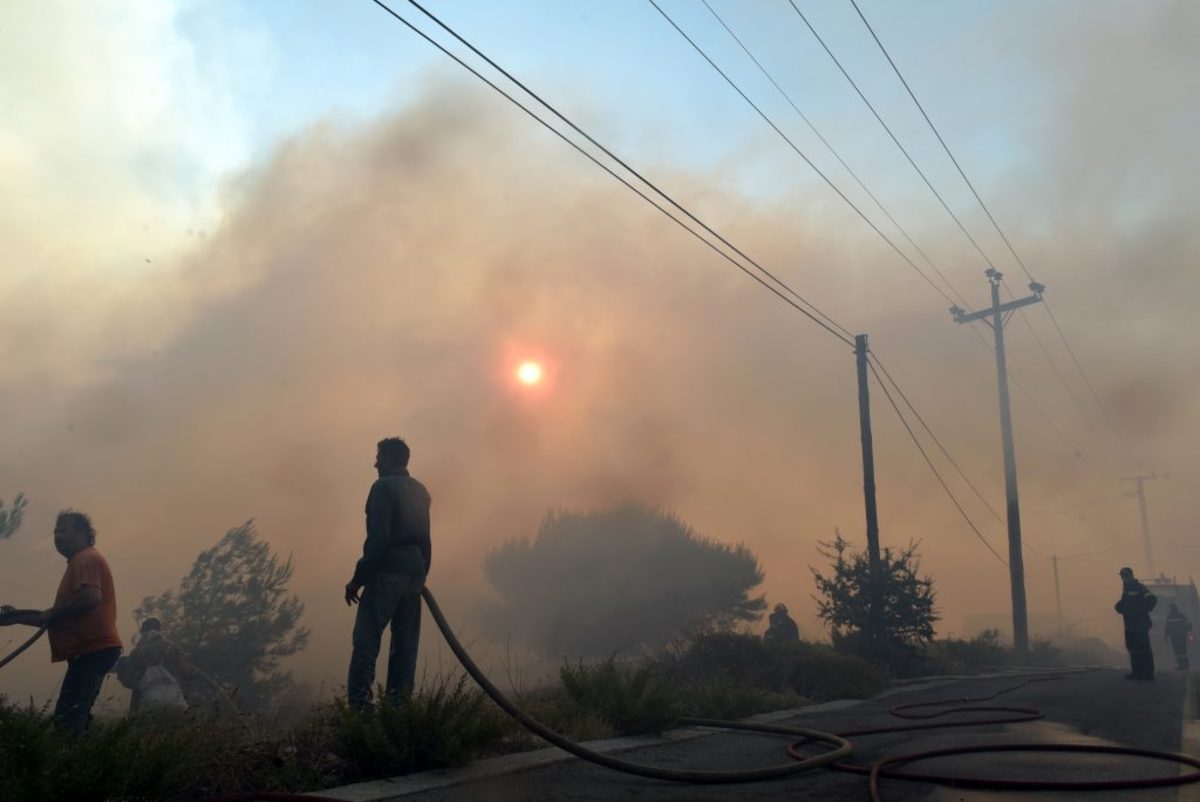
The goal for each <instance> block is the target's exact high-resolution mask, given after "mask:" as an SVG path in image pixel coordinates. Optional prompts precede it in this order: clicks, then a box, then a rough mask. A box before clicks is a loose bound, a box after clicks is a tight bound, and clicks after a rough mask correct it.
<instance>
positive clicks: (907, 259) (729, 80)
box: [409, 0, 954, 303]
mask: <svg viewBox="0 0 1200 802" xmlns="http://www.w3.org/2000/svg"><path fill="white" fill-rule="evenodd" d="M409 2H414V0H409ZM648 2H649V3H650V5H652V6H654V8H655V10H656V11H658V13H659V14H661V15H662V17H663V19H665V20H666V21H667V22H668V23H670V25H671V27H672V28H674V29H675V30H676V32H678V33H679V35H680V36H682V37H683V38H684V39H685V40H686V41H687V43H688V44H690V45H691V46H692V47H693V48H694V49H695V50H696V52H697V53H699V54H700V55H701V56H702V57H703V58H704V60H705V61H707V62H708V64H709V66H711V67H712V68H713V69H714V70H716V71H717V74H718V75H720V76H721V77H722V78H724V79H725V82H726V83H728V84H729V85H730V86H731V87H733V90H734V91H735V92H737V93H738V94H739V95H741V97H742V99H743V100H745V101H746V102H747V103H748V104H750V107H751V108H753V109H754V110H755V111H756V112H758V115H759V116H760V117H762V118H763V120H764V121H765V122H766V123H767V125H769V126H771V128H772V129H774V131H775V133H777V134H778V135H779V136H780V137H782V139H783V141H784V142H786V143H787V144H788V146H789V147H791V149H792V150H794V151H795V152H796V154H797V155H798V156H799V157H800V158H802V159H804V161H805V162H806V163H807V164H808V166H809V167H811V168H812V169H813V171H814V172H815V173H816V174H817V175H819V176H820V177H821V179H822V180H823V181H824V182H825V183H826V184H828V185H829V188H830V189H832V190H833V191H834V192H836V193H837V194H838V197H840V198H841V199H842V200H843V201H845V202H846V203H847V205H849V206H850V208H851V209H853V210H854V211H855V212H856V213H857V214H858V216H859V217H861V218H862V219H863V221H864V222H866V224H867V225H868V226H870V227H871V229H872V230H873V231H874V232H875V233H876V234H878V235H879V236H880V237H881V238H882V239H883V241H884V242H886V243H887V244H888V245H889V246H891V248H892V250H894V251H895V252H896V253H897V254H899V256H900V258H901V259H903V260H904V261H905V262H907V263H908V266H909V267H911V268H912V269H913V270H915V271H916V272H917V274H918V275H919V276H920V277H921V278H923V279H925V281H926V282H928V283H929V286H931V287H933V288H934V289H935V290H936V291H937V292H938V294H939V295H941V296H942V297H943V298H945V299H946V300H947V301H949V302H950V303H954V299H953V298H951V297H950V296H949V295H947V294H946V291H945V290H943V289H942V288H941V287H939V286H938V285H937V283H936V282H934V280H933V279H931V278H930V277H929V276H928V275H926V274H925V271H923V270H921V268H919V267H918V266H917V263H916V262H914V261H913V260H912V259H911V258H910V257H909V256H908V254H906V253H905V252H904V251H902V250H900V248H899V246H897V245H896V243H895V242H893V241H892V239H891V238H890V237H888V235H887V234H884V233H883V231H882V230H881V229H880V228H879V226H877V225H875V223H874V221H872V220H871V218H869V217H867V215H866V214H865V213H864V212H863V211H862V209H860V208H858V206H857V205H856V204H855V203H854V201H852V200H850V198H849V197H848V196H847V195H846V193H844V192H842V190H841V189H840V188H839V187H838V186H837V184H835V183H834V182H833V181H832V180H831V179H830V178H829V176H827V175H825V173H824V172H822V171H821V168H819V167H817V165H816V164H814V163H813V161H812V159H810V158H809V157H808V156H807V155H806V154H805V153H804V151H803V150H801V149H800V148H799V147H797V146H796V144H795V143H794V142H792V140H791V139H790V138H789V137H788V135H787V134H785V133H784V132H783V130H782V129H780V127H779V126H778V125H776V124H775V122H774V121H773V120H772V119H771V118H770V117H768V116H767V115H766V113H764V112H763V110H762V109H761V108H759V107H758V105H757V104H756V103H755V102H754V101H753V100H751V99H750V97H749V95H747V94H746V93H745V92H743V91H742V89H741V87H739V86H738V85H737V84H736V83H735V82H734V81H733V79H732V78H730V77H729V76H728V75H726V74H725V71H724V70H722V69H721V68H720V67H719V66H717V63H716V62H715V61H713V60H712V59H711V58H710V57H709V55H708V53H706V52H705V51H704V49H703V48H701V47H700V45H698V44H696V42H695V41H694V40H693V39H692V38H691V37H690V36H688V35H687V33H685V32H684V30H683V29H682V28H680V27H679V26H678V25H677V24H675V20H673V19H671V16H670V15H669V14H667V12H666V11H663V9H662V7H661V6H659V5H658V3H656V2H655V0H648ZM935 269H936V268H935ZM939 275H940V273H939ZM942 280H943V281H945V277H944V276H943V277H942ZM951 289H953V288H951Z"/></svg>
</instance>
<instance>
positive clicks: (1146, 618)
mask: <svg viewBox="0 0 1200 802" xmlns="http://www.w3.org/2000/svg"><path fill="white" fill-rule="evenodd" d="M1121 585H1122V589H1121V600H1120V601H1118V602H1117V603H1116V605H1115V609H1116V611H1117V612H1118V613H1120V614H1121V617H1122V618H1124V619H1125V648H1126V649H1128V650H1129V669H1130V671H1129V673H1128V674H1126V675H1125V678H1126V679H1139V680H1152V679H1154V651H1153V650H1152V649H1151V648H1150V627H1152V626H1153V624H1152V622H1151V621H1150V611H1151V610H1153V609H1154V605H1155V604H1157V603H1158V597H1156V596H1155V595H1154V594H1153V593H1151V592H1150V591H1149V590H1147V589H1146V586H1145V585H1143V584H1142V583H1141V582H1138V581H1137V579H1135V578H1134V576H1133V569H1132V568H1122V569H1121Z"/></svg>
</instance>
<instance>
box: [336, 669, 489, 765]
mask: <svg viewBox="0 0 1200 802" xmlns="http://www.w3.org/2000/svg"><path fill="white" fill-rule="evenodd" d="M380 699H381V700H382V701H380V702H379V703H378V704H377V705H376V706H375V707H374V708H373V709H372V710H370V711H367V712H359V711H356V710H352V709H350V708H348V707H346V706H345V704H343V703H341V702H338V703H337V704H336V710H337V714H338V718H339V721H338V725H339V730H338V741H339V744H338V746H339V749H340V757H342V758H343V759H344V760H345V761H346V763H347V765H348V766H349V768H350V773H351V774H354V775H358V776H377V775H381V774H382V775H386V774H408V773H410V772H413V771H419V770H421V769H427V768H433V767H441V766H457V765H461V764H463V763H465V762H467V761H468V760H469V759H470V758H471V757H472V756H473V755H474V754H475V752H476V750H477V749H478V748H479V747H481V746H483V745H485V744H489V743H492V742H495V741H498V740H499V739H500V738H501V736H503V734H504V730H505V726H506V719H505V718H504V716H503V714H502V713H501V711H500V710H499V709H498V708H497V707H495V705H493V704H492V703H491V701H490V700H489V699H488V698H487V697H486V696H484V695H483V694H482V693H481V692H479V691H477V690H474V689H472V688H470V687H468V685H467V678H466V677H460V678H458V680H457V681H455V682H451V681H450V680H448V679H440V680H439V681H437V682H436V683H435V684H434V685H433V687H432V688H429V689H426V690H423V691H422V692H421V693H420V694H417V695H415V696H413V697H412V698H410V699H408V700H405V701H403V702H400V703H393V702H390V701H388V700H387V699H386V697H385V696H384V695H383V694H380Z"/></svg>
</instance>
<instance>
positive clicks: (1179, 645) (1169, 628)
mask: <svg viewBox="0 0 1200 802" xmlns="http://www.w3.org/2000/svg"><path fill="white" fill-rule="evenodd" d="M1164 630H1165V631H1164V632H1163V637H1164V638H1165V639H1166V640H1168V641H1170V642H1171V648H1172V649H1174V650H1175V667H1176V668H1178V669H1179V670H1180V671H1187V670H1188V667H1189V665H1188V652H1187V649H1188V633H1189V632H1191V631H1192V622H1191V621H1188V620H1187V616H1186V615H1184V614H1183V613H1182V612H1180V610H1179V608H1178V607H1177V606H1175V602H1171V609H1169V610H1168V611H1167V625H1166V627H1164Z"/></svg>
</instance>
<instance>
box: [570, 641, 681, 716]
mask: <svg viewBox="0 0 1200 802" xmlns="http://www.w3.org/2000/svg"><path fill="white" fill-rule="evenodd" d="M558 678H559V681H560V682H562V685H563V688H564V689H565V690H566V692H567V695H568V696H569V697H570V699H571V701H572V702H573V703H574V704H575V705H576V706H577V707H578V709H579V710H580V711H581V712H583V713H585V714H591V715H594V716H596V717H597V718H599V719H601V720H603V721H607V722H609V723H610V724H612V726H613V728H614V729H615V730H616V731H617V732H619V733H622V734H626V733H643V732H661V731H662V730H663V729H665V728H666V727H667V726H669V725H670V724H671V722H673V721H675V719H676V718H677V717H678V712H677V711H678V696H677V693H676V691H675V688H674V687H673V686H672V685H671V684H670V683H669V682H667V681H666V679H665V678H664V677H663V676H662V674H661V673H660V672H659V671H658V670H657V669H656V668H655V667H653V666H651V665H641V666H637V667H629V666H622V665H618V663H617V661H616V658H615V657H610V658H608V659H607V660H604V661H602V662H600V663H593V664H591V665H588V664H585V663H583V662H582V661H580V662H578V663H576V664H575V665H572V664H570V663H564V664H563V667H562V668H561V669H559V672H558Z"/></svg>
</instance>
